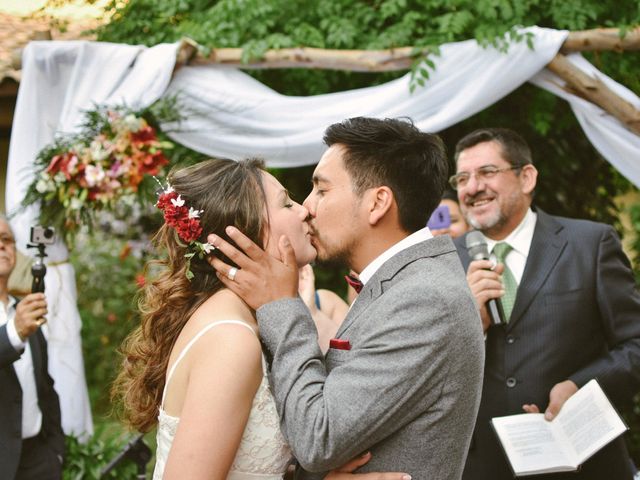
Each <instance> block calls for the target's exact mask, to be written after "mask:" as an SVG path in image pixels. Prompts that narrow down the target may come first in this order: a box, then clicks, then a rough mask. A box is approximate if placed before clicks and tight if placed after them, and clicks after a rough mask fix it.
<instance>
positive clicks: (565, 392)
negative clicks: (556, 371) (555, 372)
mask: <svg viewBox="0 0 640 480" xmlns="http://www.w3.org/2000/svg"><path fill="white" fill-rule="evenodd" d="M577 391H578V386H577V385H576V384H575V383H573V382H572V381H571V380H565V381H564V382H560V383H556V384H555V385H554V386H553V388H552V389H551V392H549V406H548V407H547V410H546V411H545V412H544V418H545V419H546V420H549V421H551V420H553V419H554V418H556V415H558V413H560V409H561V408H562V406H563V405H564V402H566V401H567V400H569V398H570V397H571V396H572V395H573V394H574V393H576V392H577ZM522 409H523V410H524V411H525V412H527V413H540V409H539V408H538V406H537V405H534V404H527V405H523V406H522Z"/></svg>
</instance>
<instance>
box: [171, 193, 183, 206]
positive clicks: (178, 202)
mask: <svg viewBox="0 0 640 480" xmlns="http://www.w3.org/2000/svg"><path fill="white" fill-rule="evenodd" d="M171 203H173V206H174V207H182V206H183V205H184V200H183V199H182V195H178V198H172V199H171Z"/></svg>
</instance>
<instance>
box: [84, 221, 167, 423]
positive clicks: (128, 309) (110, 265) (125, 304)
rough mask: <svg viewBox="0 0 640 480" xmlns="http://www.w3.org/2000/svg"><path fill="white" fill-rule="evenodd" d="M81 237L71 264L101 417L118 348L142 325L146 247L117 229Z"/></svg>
mask: <svg viewBox="0 0 640 480" xmlns="http://www.w3.org/2000/svg"><path fill="white" fill-rule="evenodd" d="M140 223H141V224H143V225H144V224H147V226H148V228H150V229H151V228H153V226H152V225H154V226H157V223H154V222H153V221H150V220H147V219H146V218H145V217H143V219H142V221H141V222H140ZM124 235H126V236H131V237H138V238H142V239H144V233H143V232H141V231H139V230H138V231H127V232H125V233H124ZM83 240H84V241H82V239H80V238H79V239H78V246H77V247H76V248H75V249H74V250H73V251H72V254H71V262H72V263H73V266H74V268H75V270H76V279H77V284H78V289H79V295H78V308H79V311H80V316H81V317H82V348H83V354H84V362H85V371H86V375H87V384H88V385H89V397H90V400H91V405H92V406H93V411H94V414H95V413H98V414H99V415H101V414H107V413H109V412H110V400H109V389H110V388H109V387H110V385H111V383H112V382H113V379H114V378H115V375H116V372H117V370H118V368H119V367H120V362H119V356H118V354H117V350H118V348H119V346H120V344H121V343H122V340H123V339H124V338H125V336H126V335H127V334H128V333H129V332H131V331H132V330H133V329H134V327H135V326H136V325H137V323H138V316H137V313H136V308H135V301H134V299H135V296H136V293H137V291H138V284H137V281H138V280H139V277H138V276H139V275H141V274H142V269H143V264H144V250H140V247H137V246H136V245H135V244H134V245H133V247H132V244H131V243H130V242H129V241H127V240H125V239H124V238H123V236H120V237H119V236H118V235H116V234H115V232H113V231H110V232H109V231H107V232H105V231H102V230H101V231H96V232H95V233H94V235H93V236H91V237H86V238H84V239H83ZM143 241H144V240H143ZM136 250H137V251H136ZM107 287H108V288H107Z"/></svg>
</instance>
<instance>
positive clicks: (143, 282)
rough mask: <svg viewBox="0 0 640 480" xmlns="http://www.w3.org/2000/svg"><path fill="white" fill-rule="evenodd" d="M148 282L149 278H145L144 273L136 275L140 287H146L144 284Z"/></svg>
mask: <svg viewBox="0 0 640 480" xmlns="http://www.w3.org/2000/svg"><path fill="white" fill-rule="evenodd" d="M146 282H147V279H146V278H144V275H142V274H141V273H139V274H138V275H136V285H138V287H140V288H142V287H144V284H145V283H146Z"/></svg>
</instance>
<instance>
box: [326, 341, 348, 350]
mask: <svg viewBox="0 0 640 480" xmlns="http://www.w3.org/2000/svg"><path fill="white" fill-rule="evenodd" d="M329 348H335V349H336V350H351V343H349V340H342V339H341V338H332V339H331V340H329Z"/></svg>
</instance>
